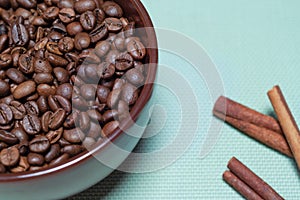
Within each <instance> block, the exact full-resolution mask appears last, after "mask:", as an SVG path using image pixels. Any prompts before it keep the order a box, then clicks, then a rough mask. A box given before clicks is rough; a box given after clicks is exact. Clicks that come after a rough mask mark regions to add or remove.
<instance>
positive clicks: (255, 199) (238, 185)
mask: <svg viewBox="0 0 300 200" xmlns="http://www.w3.org/2000/svg"><path fill="white" fill-rule="evenodd" d="M223 179H224V180H225V181H226V183H228V184H229V185H230V186H231V187H233V188H234V189H235V190H236V191H237V192H239V193H240V194H241V195H242V196H243V197H245V198H246V199H248V200H263V199H262V198H261V197H260V196H259V195H258V194H257V193H256V192H255V191H254V190H252V189H251V188H250V187H249V186H248V185H247V184H245V183H244V182H243V181H242V180H241V179H239V178H238V177H237V176H235V175H234V174H233V173H232V172H230V171H225V172H224V173H223Z"/></svg>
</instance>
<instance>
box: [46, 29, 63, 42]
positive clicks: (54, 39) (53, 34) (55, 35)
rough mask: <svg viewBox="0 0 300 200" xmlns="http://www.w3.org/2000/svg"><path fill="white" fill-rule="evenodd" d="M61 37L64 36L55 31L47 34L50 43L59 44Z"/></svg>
mask: <svg viewBox="0 0 300 200" xmlns="http://www.w3.org/2000/svg"><path fill="white" fill-rule="evenodd" d="M63 37H64V35H63V34H62V33H59V32H57V31H52V32H51V33H50V34H48V39H49V41H52V42H59V40H60V39H62V38H63Z"/></svg>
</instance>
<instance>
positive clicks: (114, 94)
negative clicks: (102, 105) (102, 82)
mask: <svg viewBox="0 0 300 200" xmlns="http://www.w3.org/2000/svg"><path fill="white" fill-rule="evenodd" d="M121 92H122V90H121V89H115V90H112V91H111V92H110V93H109V95H108V97H107V102H106V103H107V106H108V107H109V108H111V109H112V108H115V106H116V105H117V103H118V100H119V98H120V95H121Z"/></svg>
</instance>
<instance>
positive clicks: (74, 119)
mask: <svg viewBox="0 0 300 200" xmlns="http://www.w3.org/2000/svg"><path fill="white" fill-rule="evenodd" d="M78 120H79V113H78V112H72V113H71V114H70V115H68V116H67V118H66V120H65V122H64V127H65V128H68V129H71V128H75V124H78V123H79V122H78Z"/></svg>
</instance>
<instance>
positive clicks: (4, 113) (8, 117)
mask: <svg viewBox="0 0 300 200" xmlns="http://www.w3.org/2000/svg"><path fill="white" fill-rule="evenodd" d="M12 120H13V112H12V110H11V108H10V107H9V106H8V105H7V104H4V103H1V104H0V124H1V125H7V124H9V123H11V121H12Z"/></svg>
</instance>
